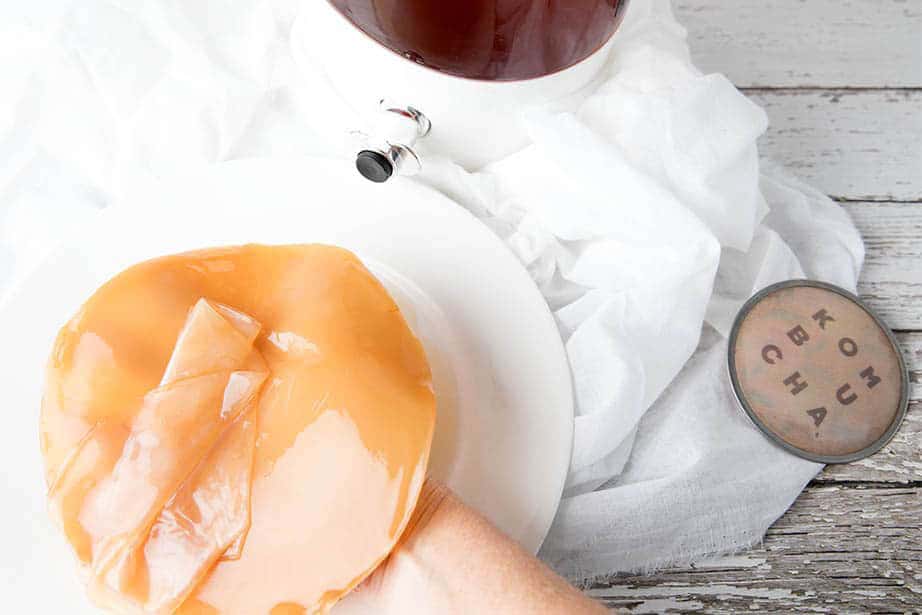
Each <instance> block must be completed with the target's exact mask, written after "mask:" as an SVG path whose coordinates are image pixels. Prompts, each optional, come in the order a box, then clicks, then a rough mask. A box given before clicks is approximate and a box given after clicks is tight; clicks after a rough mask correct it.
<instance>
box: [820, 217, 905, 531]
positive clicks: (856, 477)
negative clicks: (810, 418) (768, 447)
mask: <svg viewBox="0 0 922 615" xmlns="http://www.w3.org/2000/svg"><path fill="white" fill-rule="evenodd" d="M920 209H922V208H920ZM897 339H898V340H899V342H900V346H901V347H902V349H903V356H904V357H905V358H906V362H907V364H908V365H909V370H910V376H909V377H910V382H911V385H910V394H909V397H910V399H911V400H912V402H911V403H910V406H909V412H908V413H907V415H906V419H905V421H903V425H902V427H901V428H900V430H899V431H898V432H897V434H896V435H895V436H894V437H893V440H891V441H890V443H889V444H888V445H887V446H885V447H884V448H883V450H881V451H880V452H878V453H877V454H875V455H872V456H871V457H868V458H867V459H862V460H861V461H857V462H855V463H849V464H843V465H834V466H828V467H827V468H826V469H825V470H824V471H823V473H822V474H820V475H819V477H817V480H816V482H817V483H834V482H842V481H853V482H858V481H865V482H875V483H912V484H917V485H919V486H922V333H918V332H917V333H899V334H897ZM920 497H922V496H920ZM920 523H922V521H920Z"/></svg>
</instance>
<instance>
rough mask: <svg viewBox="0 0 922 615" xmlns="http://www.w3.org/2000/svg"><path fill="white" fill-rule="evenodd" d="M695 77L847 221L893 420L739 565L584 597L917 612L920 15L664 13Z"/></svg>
mask: <svg viewBox="0 0 922 615" xmlns="http://www.w3.org/2000/svg"><path fill="white" fill-rule="evenodd" d="M673 6H674V7H675V10H676V13H677V16H678V18H679V19H680V21H682V23H684V24H685V25H686V27H687V28H688V30H689V42H690V44H691V47H692V54H693V56H694V59H695V61H696V63H697V64H698V66H700V67H701V68H702V69H703V70H704V71H706V72H722V73H725V74H726V75H728V76H729V78H730V79H731V80H732V81H733V82H734V83H735V84H736V85H737V86H738V87H739V88H740V89H742V90H743V91H744V92H745V93H746V94H747V95H748V96H749V97H751V98H752V99H753V100H755V101H756V102H758V103H759V104H760V105H762V106H763V107H764V108H765V109H766V110H767V112H768V115H769V117H770V119H771V128H770V129H769V131H768V134H767V135H765V137H764V138H763V140H762V144H761V145H762V150H763V152H764V153H765V154H768V155H769V156H772V157H773V158H775V159H777V160H779V161H780V162H782V163H783V164H784V165H785V166H786V167H787V168H788V169H790V170H791V171H792V172H793V173H794V174H796V175H797V176H799V177H801V178H802V179H804V180H807V181H808V182H810V183H811V184H813V185H814V186H816V187H818V188H820V189H822V190H823V191H825V192H826V193H827V194H829V195H830V196H831V197H833V198H834V199H835V200H836V201H838V202H840V203H841V204H842V207H845V208H846V209H847V210H848V211H849V213H851V214H852V216H853V217H854V220H855V222H856V223H857V225H858V227H859V229H860V230H861V232H862V234H863V235H864V238H865V242H866V244H867V260H866V263H865V267H864V272H863V275H862V278H861V282H860V287H859V291H860V293H861V295H862V296H863V297H864V298H865V299H866V300H867V301H868V302H869V303H870V304H871V305H872V306H873V307H874V308H875V309H876V310H877V311H878V312H879V313H880V314H881V316H882V317H883V318H884V319H885V320H886V321H887V322H888V324H889V325H890V326H891V328H893V329H894V330H895V331H896V332H897V337H898V339H899V340H900V342H901V344H902V346H903V350H904V352H905V355H906V358H907V360H908V363H909V365H910V369H911V371H912V376H911V377H912V391H911V393H912V394H911V400H912V401H911V402H910V409H909V414H908V416H907V419H906V421H905V423H904V424H903V428H902V430H901V431H900V432H899V434H898V435H897V436H896V438H895V439H894V440H893V441H892V442H891V443H890V445H889V446H887V447H886V448H885V449H884V450H883V451H881V452H880V453H878V454H877V455H875V456H873V457H871V458H869V459H866V460H864V461H861V462H858V463H855V464H851V465H845V466H836V467H829V468H827V469H826V471H824V472H823V473H822V474H821V475H820V476H819V477H817V479H816V480H814V481H813V483H811V484H810V486H809V487H808V488H807V489H806V491H805V492H804V493H803V494H802V495H801V497H800V498H799V499H798V500H797V502H796V503H795V504H794V506H793V508H792V509H791V510H790V511H788V513H787V514H786V515H785V516H784V517H782V518H781V519H780V520H779V521H778V522H777V523H775V525H774V526H773V527H772V528H771V530H769V532H768V535H767V537H766V538H765V541H764V543H763V544H762V545H761V546H760V547H757V548H754V549H752V550H751V551H749V552H746V553H743V554H739V555H735V556H731V557H716V558H710V559H707V560H705V561H700V562H697V563H695V564H694V565H693V566H692V567H691V568H689V569H684V570H668V571H663V572H661V573H659V574H657V575H655V576H646V577H640V576H638V577H619V578H615V579H612V580H611V581H610V583H609V584H605V585H599V586H596V587H594V588H593V589H591V590H590V593H591V594H592V595H594V596H595V597H597V598H599V599H601V600H603V601H604V602H605V603H606V604H608V605H609V606H611V607H622V608H626V609H627V610H629V611H631V612H634V613H662V612H718V613H740V612H750V613H758V612H791V611H795V610H797V611H807V612H821V613H822V612H830V613H865V612H872V613H885V612H886V613H894V612H895V613H903V612H922V0H866V1H861V0H673Z"/></svg>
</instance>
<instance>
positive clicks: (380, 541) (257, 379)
mask: <svg viewBox="0 0 922 615" xmlns="http://www.w3.org/2000/svg"><path fill="white" fill-rule="evenodd" d="M434 424H435V399H434V396H433V393H432V390H431V385H430V372H429V366H428V363H427V361H426V357H425V354H424V352H423V349H422V346H421V345H420V343H419V342H418V340H417V339H416V338H415V337H414V336H413V334H412V332H411V331H410V329H409V328H408V326H407V324H406V322H405V321H404V319H403V316H402V315H401V313H400V311H399V309H398V308H397V306H396V304H395V303H394V302H393V300H392V299H391V297H390V296H389V295H388V293H387V291H386V290H385V289H384V288H383V287H382V286H381V284H380V283H379V282H378V281H377V280H376V279H375V278H374V277H373V276H372V275H371V273H370V272H369V271H368V270H367V269H366V268H365V267H364V266H363V265H362V263H361V262H360V261H359V260H358V259H357V258H356V257H355V256H354V255H352V254H351V253H349V252H347V251H345V250H342V249H339V248H333V247H328V246H318V245H308V246H274V247H269V246H243V247H235V248H219V249H210V250H204V251H200V252H194V253H188V254H181V255H176V256H169V257H164V258H160V259H156V260H153V261H148V262H145V263H142V264H139V265H136V266H134V267H132V268H130V269H128V270H126V271H125V272H123V273H121V274H119V275H118V276H116V277H115V278H113V279H112V280H111V281H110V282H108V283H107V284H106V285H104V286H103V287H102V288H100V289H99V290H98V291H97V292H96V293H95V294H94V295H93V297H91V298H90V299H89V301H87V303H86V304H85V305H84V306H83V307H82V308H81V309H80V311H79V312H78V313H77V314H76V315H75V316H74V317H73V319H72V320H71V321H70V322H69V323H68V324H67V325H65V326H64V328H63V329H62V330H61V332H60V334H59V336H58V339H57V341H56V343H55V347H54V350H53V353H52V356H51V359H50V362H49V367H48V376H47V385H46V390H45V396H44V399H43V404H42V417H41V443H42V451H43V454H44V457H45V465H46V468H45V469H46V480H47V483H48V486H49V503H50V508H51V512H52V515H53V516H54V517H55V519H56V521H57V522H58V523H59V525H60V526H61V528H62V529H63V531H64V534H65V536H66V538H67V540H68V542H69V543H70V545H71V546H72V548H73V550H74V553H75V555H76V559H77V560H78V562H79V564H80V566H81V567H82V569H83V571H84V572H85V573H86V577H87V579H88V585H89V592H90V596H91V598H92V599H93V600H94V602H96V603H97V604H99V605H101V606H104V607H106V608H109V609H112V610H113V611H115V612H122V613H135V612H150V613H172V612H178V613H183V614H186V615H189V614H197V613H208V614H221V615H223V614H231V615H233V614H238V613H239V614H247V615H256V614H261V613H266V614H277V613H313V612H322V611H324V610H325V609H327V608H328V607H329V606H331V605H332V604H334V603H335V602H336V601H337V600H338V599H339V598H340V597H341V596H343V595H344V594H345V593H347V592H348V591H349V590H350V589H352V588H353V587H354V586H355V585H357V584H358V583H359V582H361V581H362V580H363V579H364V578H365V577H366V576H367V575H368V574H369V573H370V572H371V571H372V570H373V569H374V568H375V567H376V566H377V564H378V563H379V562H380V561H381V560H382V559H383V558H384V557H386V555H387V554H388V553H389V552H390V550H391V549H392V548H393V546H394V544H395V543H396V541H397V539H398V538H399V536H400V534H401V532H402V531H403V528H404V527H405V525H406V523H407V521H408V520H409V517H410V515H411V513H412V510H413V507H414V505H415V502H416V498H417V496H418V494H419V489H420V487H421V485H422V481H423V478H424V476H425V469H426V463H427V460H428V455H429V448H430V444H431V440H432V432H433V429H434Z"/></svg>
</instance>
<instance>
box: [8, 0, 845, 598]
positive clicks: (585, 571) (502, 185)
mask: <svg viewBox="0 0 922 615" xmlns="http://www.w3.org/2000/svg"><path fill="white" fill-rule="evenodd" d="M311 1H314V0H311ZM298 14H299V2H297V0H236V1H235V2H220V3H219V2H217V1H216V0H209V1H207V2H200V3H196V6H195V7H194V8H189V7H187V6H185V5H183V4H182V3H177V2H173V1H172V0H161V1H159V2H149V3H126V2H115V1H109V0H88V1H87V2H82V3H79V6H77V5H76V4H75V6H74V7H72V9H71V10H70V11H68V12H67V13H66V14H64V15H63V16H62V17H57V16H56V21H55V23H58V24H60V27H59V28H58V30H57V31H56V34H54V35H53V37H52V38H51V46H50V51H49V52H48V53H47V54H46V55H45V57H44V59H43V61H42V62H41V63H40V64H39V70H38V71H37V72H36V73H35V75H34V76H33V77H32V78H31V79H25V78H23V77H22V75H21V72H20V73H18V74H17V75H18V76H16V79H18V80H19V81H18V83H20V84H21V85H22V88H21V91H22V92H23V93H22V96H21V97H19V98H17V99H15V101H14V103H13V104H12V105H11V106H10V108H9V109H8V110H7V109H2V108H0V160H3V161H8V162H9V165H8V167H7V168H2V169H0V293H2V292H3V287H4V286H7V287H8V286H10V285H12V284H13V283H15V281H16V280H17V279H21V277H23V276H24V275H25V274H26V273H27V272H28V270H29V268H30V267H31V266H32V265H33V264H34V263H36V262H37V261H38V260H39V259H40V258H41V256H42V254H44V252H45V251H46V250H47V249H48V247H49V246H50V245H51V244H52V243H53V241H54V240H55V238H56V237H59V236H60V235H61V234H62V233H63V232H64V231H65V230H66V227H67V226H68V225H69V224H71V223H72V222H73V221H76V220H80V219H83V218H85V217H86V216H87V215H89V214H90V213H91V212H92V211H93V210H95V209H96V208H98V207H102V206H106V205H110V204H112V203H113V202H115V201H117V197H118V194H119V192H120V188H121V187H122V186H126V185H130V184H131V183H132V182H133V181H134V180H135V178H137V177H138V176H142V175H143V176H154V177H157V176H164V175H169V174H170V173H172V172H174V171H177V170H180V169H183V168H185V167H188V166H189V165H190V164H200V163H216V162H220V161H223V160H229V159H234V158H242V157H252V156H262V157H274V156H291V155H292V154H295V155H312V154H316V153H329V152H330V151H331V148H333V149H335V148H336V147H337V146H338V145H337V144H335V143H330V142H329V141H327V140H325V137H324V136H321V135H329V134H330V133H331V126H329V125H328V122H326V119H327V118H328V117H329V116H328V114H326V113H323V112H322V111H323V110H324V105H329V104H330V101H331V100H335V93H331V92H330V91H329V88H328V87H327V86H325V84H324V83H323V82H322V81H318V80H316V79H315V80H311V79H308V78H307V77H306V75H305V70H304V69H305V67H303V66H297V65H296V63H295V61H294V59H293V58H292V57H291V54H290V52H289V51H288V49H289V43H290V41H289V40H288V37H289V33H290V32H291V31H292V24H293V23H294V21H295V20H296V18H297V16H298ZM215 19H219V21H215ZM2 27H4V26H0V28H2ZM5 27H6V28H7V30H8V32H11V33H12V34H14V35H16V36H20V37H23V36H25V35H23V34H22V32H20V31H19V30H17V29H16V26H5ZM20 29H21V28H20ZM35 36H36V35H35V33H30V34H29V37H28V41H27V42H29V44H31V45H32V46H35V42H34V38H35ZM0 38H2V37H0ZM64 88H66V95H65V93H64V92H65V89H64ZM0 104H2V103H0ZM4 111H8V112H7V113H4ZM4 118H13V121H12V123H11V124H7V123H4ZM325 122H326V123H325ZM522 122H523V124H524V125H525V126H526V127H527V130H528V135H529V137H530V140H531V144H530V145H528V146H527V147H525V148H524V149H522V150H521V151H519V152H516V153H514V154H512V155H510V156H508V157H506V158H504V159H501V160H495V161H493V162H492V163H491V164H489V165H488V166H487V167H485V168H484V169H481V170H478V171H476V172H471V171H468V170H465V169H463V168H461V167H459V166H457V165H455V164H453V163H452V162H451V161H448V160H443V159H439V158H438V157H437V155H430V156H429V157H427V158H426V159H425V161H424V165H425V166H424V173H423V175H422V176H420V177H419V178H418V179H417V180H416V181H421V182H424V183H426V184H428V185H430V186H433V187H435V188H437V189H439V190H441V191H442V192H443V193H445V194H446V195H447V196H449V197H450V198H452V199H454V200H455V201H456V202H458V203H459V204H460V205H462V206H464V207H466V208H468V209H469V210H470V211H471V212H472V213H473V214H474V215H476V216H478V217H479V218H480V219H481V220H483V222H484V224H486V225H488V226H489V227H490V228H491V229H493V230H494V231H495V232H496V234H497V235H498V236H499V237H500V238H502V239H503V240H504V241H505V242H506V243H507V245H508V246H509V248H510V249H511V250H512V251H513V252H514V253H515V254H516V255H517V256H518V257H519V259H520V260H521V261H522V264H523V266H524V267H526V268H527V270H528V271H529V273H530V274H531V276H532V277H533V279H534V280H535V283H536V284H537V286H538V287H539V288H540V290H541V292H542V293H543V294H544V296H545V298H546V299H547V302H548V305H549V306H550V307H551V309H552V311H553V312H554V315H555V317H556V319H557V323H558V326H559V329H560V334H561V337H562V339H563V341H564V343H565V345H566V350H567V353H568V357H569V359H570V366H571V371H572V374H573V380H574V384H575V393H576V417H575V422H576V440H575V448H574V455H573V461H572V465H571V467H570V475H569V478H568V481H567V486H566V492H565V497H564V499H563V501H562V503H561V507H560V511H559V514H558V516H557V519H556V521H555V523H554V526H553V528H552V529H551V533H550V535H549V536H548V539H547V541H546V543H545V545H544V547H543V549H542V551H541V556H542V557H543V558H544V559H545V560H546V561H548V562H549V563H550V564H551V565H553V566H554V567H555V568H556V569H557V570H559V571H560V572H562V573H564V574H566V575H568V576H569V577H570V578H572V579H573V580H577V581H585V580H589V579H593V578H596V577H601V576H604V575H607V574H609V573H612V572H622V571H646V570H653V569H656V568H659V567H662V566H667V565H672V564H681V563H685V562H688V561H691V560H693V559H694V558H696V557H699V556H703V555H705V554H710V553H715V552H726V551H731V550H735V549H739V548H741V547H744V546H746V545H750V544H753V543H754V542H756V541H758V540H759V539H760V538H761V536H762V535H763V534H764V532H765V530H766V529H767V527H768V526H769V525H770V524H771V523H772V522H773V521H774V520H775V519H776V518H777V517H778V516H779V515H781V514H782V513H783V512H784V510H786V508H787V507H788V506H789V505H790V504H791V502H792V501H793V500H794V498H795V497H796V496H797V494H798V493H799V492H800V491H801V489H802V488H803V486H804V485H805V484H806V483H807V482H808V481H809V480H810V478H811V477H812V476H813V475H815V473H816V472H817V471H818V470H819V468H820V466H818V465H816V464H813V463H810V462H806V461H803V460H800V459H797V458H795V457H793V456H792V455H790V454H788V453H786V452H784V451H782V450H780V449H779V448H777V447H775V446H774V445H772V444H771V443H769V442H768V441H766V440H765V438H764V437H763V436H762V435H761V434H760V433H759V432H758V431H757V430H756V429H755V428H754V427H753V426H751V425H750V424H749V423H748V422H747V419H745V416H744V414H742V412H741V411H739V410H738V409H737V408H736V406H735V402H734V400H733V398H732V395H731V394H730V391H729V390H728V384H727V379H726V376H725V360H724V356H725V351H726V335H727V333H728V331H729V327H730V325H731V323H732V320H733V317H734V315H735V313H736V311H737V310H738V309H739V307H740V306H741V305H742V303H743V302H744V301H745V300H746V299H747V298H748V297H749V296H750V295H751V294H752V293H753V292H755V291H757V290H759V289H760V288H762V287H764V286H766V285H767V284H770V283H772V282H775V281H779V280H781V279H786V278H791V277H802V276H809V277H813V278H816V279H820V280H824V281H827V282H832V283H836V284H839V285H841V286H844V287H846V288H849V289H854V287H855V284H856V279H857V275H858V272H859V269H860V267H861V263H862V260H863V247H862V243H861V239H860V237H859V236H858V234H857V232H856V230H855V228H854V226H853V225H852V224H851V222H850V221H849V219H848V216H847V215H846V213H845V212H844V211H843V210H842V209H841V208H840V207H838V206H837V205H836V204H834V203H832V202H830V201H829V200H828V199H827V198H826V197H824V196H822V195H821V194H818V193H817V192H816V191H813V190H811V189H809V188H807V187H805V186H803V185H802V184H800V183H798V182H796V181H795V180H792V179H790V178H789V177H787V176H786V175H785V174H784V173H783V172H782V171H781V170H780V169H778V168H777V167H775V166H774V165H772V164H771V163H768V162H766V161H761V162H760V160H759V155H758V150H757V147H756V141H757V139H758V137H759V135H761V134H762V132H763V131H764V130H765V128H766V125H767V120H766V116H765V114H764V112H763V111H762V110H761V109H759V108H758V107H757V106H756V105H754V104H753V103H752V102H750V101H749V100H748V99H747V98H746V97H745V96H743V95H742V94H740V93H739V92H738V91H737V90H736V89H735V88H734V87H733V86H732V84H731V83H730V82H729V81H728V80H727V79H726V78H725V77H723V76H721V75H704V74H702V73H701V72H700V71H698V70H697V69H696V68H695V67H694V66H693V64H692V62H691V60H690V54H689V50H688V46H687V44H686V40H685V31H684V29H683V28H682V27H681V26H680V25H679V24H678V23H677V22H676V20H675V18H674V17H673V15H672V12H671V9H670V6H669V2H668V1H667V0H649V1H645V2H634V3H632V4H631V6H630V8H629V10H628V14H627V17H626V19H625V22H624V24H623V26H622V28H621V30H620V31H619V32H618V34H617V35H616V38H615V41H614V44H613V49H612V55H611V60H610V62H609V64H608V65H607V66H606V68H605V73H604V75H603V76H602V78H601V79H599V80H598V82H597V83H596V84H595V85H594V86H593V87H592V88H589V89H588V90H587V91H585V92H580V93H579V94H578V95H573V96H570V97H568V98H567V100H566V101H565V102H561V103H560V104H555V105H554V106H553V107H547V108H525V109H522ZM4 126H11V128H9V129H6V128H4ZM24 126H25V127H28V130H26V131H24V130H23V127H24ZM333 132H335V131H333ZM473 146H475V144H472V147H473ZM64 196H66V198H64ZM62 202H66V203H67V204H68V205H67V206H66V207H62V206H61V205H60V203H62ZM4 254H6V256H4ZM10 255H12V257H13V259H14V260H11V259H10ZM4 272H6V273H4ZM702 331H703V332H704V335H703V336H702Z"/></svg>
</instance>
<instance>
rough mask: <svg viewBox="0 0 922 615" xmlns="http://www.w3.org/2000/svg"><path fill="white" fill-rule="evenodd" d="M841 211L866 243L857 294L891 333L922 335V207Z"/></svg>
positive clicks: (852, 206) (866, 206)
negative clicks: (855, 226) (908, 332)
mask: <svg viewBox="0 0 922 615" xmlns="http://www.w3.org/2000/svg"><path fill="white" fill-rule="evenodd" d="M843 206H844V207H845V208H846V209H847V210H848V212H849V213H850V214H851V216H852V219H853V220H854V221H855V224H856V225H857V227H858V230H860V231H861V235H862V237H863V238H864V241H865V247H866V255H865V263H864V269H863V271H862V273H861V279H860V281H859V285H858V292H859V294H861V295H862V297H864V299H865V300H866V301H867V302H868V304H870V306H871V307H872V308H873V309H874V310H875V311H877V312H878V313H879V314H880V316H881V317H882V318H883V319H884V321H885V322H886V323H887V324H888V325H889V326H890V328H892V329H899V330H913V329H916V330H922V204H918V203H867V202H863V203H844V204H843Z"/></svg>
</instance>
